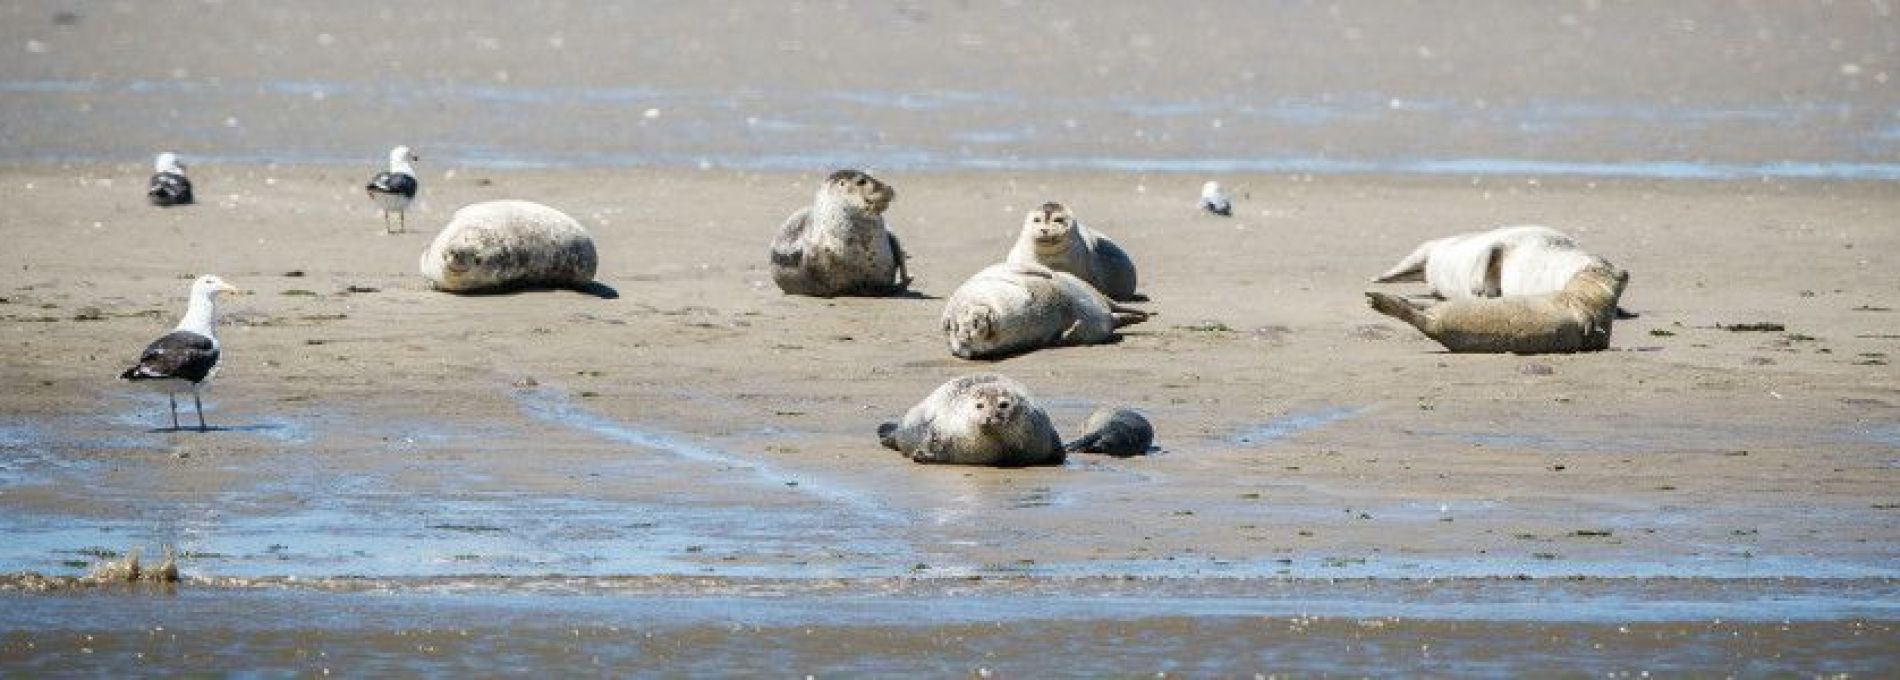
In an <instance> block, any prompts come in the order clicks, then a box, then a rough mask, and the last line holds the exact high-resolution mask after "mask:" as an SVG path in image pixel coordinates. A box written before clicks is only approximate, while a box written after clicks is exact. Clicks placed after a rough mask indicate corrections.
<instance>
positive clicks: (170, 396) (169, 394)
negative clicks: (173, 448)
mask: <svg viewBox="0 0 1900 680" xmlns="http://www.w3.org/2000/svg"><path fill="white" fill-rule="evenodd" d="M165 398H167V399H170V400H172V429H173V430H176V429H178V393H177V392H166V393H165Z"/></svg>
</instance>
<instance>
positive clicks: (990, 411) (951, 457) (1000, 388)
mask: <svg viewBox="0 0 1900 680" xmlns="http://www.w3.org/2000/svg"><path fill="white" fill-rule="evenodd" d="M877 438H878V441H880V442H882V443H883V444H884V446H885V447H887V448H890V449H892V450H895V451H897V452H899V453H902V454H904V455H905V456H908V457H910V459H911V460H914V461H917V462H919V463H955V464H959V465H1001V466H1010V467H1016V466H1024V465H1059V464H1061V463H1062V460H1063V457H1064V453H1063V450H1062V437H1061V435H1058V434H1056V428H1055V425H1053V424H1051V423H1050V422H1049V414H1047V413H1044V412H1043V410H1042V407H1040V406H1037V405H1036V402H1035V400H1034V399H1033V398H1032V397H1030V395H1029V389H1028V388H1026V387H1023V386H1022V384H1021V383H1018V382H1016V381H1014V380H1011V379H1009V378H1006V377H1003V376H1000V375H991V374H979V375H969V376H964V377H961V378H957V379H955V380H951V381H950V382H947V383H944V384H943V385H942V386H939V387H938V388H937V389H936V390H935V391H933V392H931V393H930V396H927V397H924V400H923V401H921V402H918V403H917V405H916V406H912V407H910V411H908V412H905V413H904V420H903V421H902V422H897V423H884V424H883V425H879V426H878V428H877Z"/></svg>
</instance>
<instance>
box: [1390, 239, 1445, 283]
mask: <svg viewBox="0 0 1900 680" xmlns="http://www.w3.org/2000/svg"><path fill="white" fill-rule="evenodd" d="M1443 240H1444V239H1434V240H1431V241H1426V242H1424V243H1421V244H1419V246H1418V248H1416V249H1414V250H1413V251H1412V254H1410V255H1407V256H1405V259H1403V260H1399V263H1398V264H1395V265H1392V268H1391V269H1387V270H1386V271H1385V273H1384V274H1380V275H1379V276H1378V277H1377V278H1374V279H1373V280H1372V282H1373V283H1403V282H1410V281H1424V280H1425V262H1426V260H1429V259H1431V257H1432V251H1433V250H1436V249H1437V248H1438V243H1439V241H1443Z"/></svg>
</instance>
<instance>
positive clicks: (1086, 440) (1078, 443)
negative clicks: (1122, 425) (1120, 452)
mask: <svg viewBox="0 0 1900 680" xmlns="http://www.w3.org/2000/svg"><path fill="white" fill-rule="evenodd" d="M1101 440H1102V433H1100V432H1090V433H1088V434H1085V435H1082V437H1081V438H1079V439H1076V440H1075V441H1072V442H1069V445H1068V446H1064V447H1062V450H1063V451H1067V452H1069V453H1077V452H1081V451H1088V450H1090V449H1093V448H1095V445H1096V443H1097V442H1100V441H1101Z"/></svg>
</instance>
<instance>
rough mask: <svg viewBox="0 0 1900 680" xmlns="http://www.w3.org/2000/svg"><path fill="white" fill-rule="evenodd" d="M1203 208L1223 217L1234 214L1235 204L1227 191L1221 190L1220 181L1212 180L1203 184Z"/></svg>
mask: <svg viewBox="0 0 1900 680" xmlns="http://www.w3.org/2000/svg"><path fill="white" fill-rule="evenodd" d="M1201 209H1202V210H1206V211H1208V212H1211V213H1214V214H1216V215H1220V216H1222V217H1227V216H1231V215H1233V214H1234V204H1233V203H1231V202H1229V201H1228V200H1227V194H1226V192H1223V191H1221V190H1220V182H1215V181H1212V180H1209V181H1208V183H1206V184H1203V185H1201Z"/></svg>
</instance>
